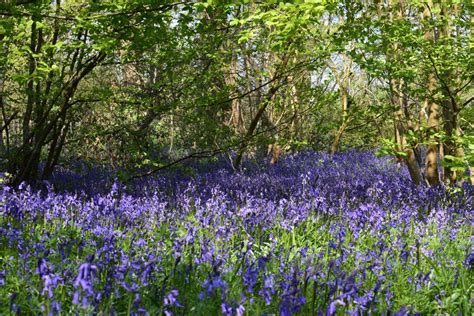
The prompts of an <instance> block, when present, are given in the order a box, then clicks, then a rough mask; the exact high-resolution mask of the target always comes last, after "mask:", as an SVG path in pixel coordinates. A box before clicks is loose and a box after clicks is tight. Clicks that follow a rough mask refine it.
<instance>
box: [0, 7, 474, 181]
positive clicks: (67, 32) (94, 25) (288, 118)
mask: <svg viewBox="0 0 474 316" xmlns="http://www.w3.org/2000/svg"><path fill="white" fill-rule="evenodd" d="M473 21H474V20H473V4H472V2H471V1H469V0H466V1H454V0H453V1H447V0H437V1H435V0H429V1H418V0H393V1H392V0H389V1H381V0H374V1H362V0H358V1H349V0H347V1H346V0H341V1H332V0H325V1H323V0H313V1H302V0H301V1H291V2H283V1H262V2H254V1H245V0H241V1H213V0H208V1H181V2H179V1H165V0H163V1H152V0H119V1H112V0H110V1H109V0H105V1H94V0H54V1H51V0H38V1H34V0H31V1H28V0H24V1H20V0H18V1H14V0H11V1H2V2H0V50H1V54H0V110H1V115H0V132H1V134H0V154H1V155H0V157H1V161H0V167H1V168H0V169H1V170H4V171H6V172H8V173H9V174H10V175H11V178H10V181H11V182H12V183H13V184H18V183H20V182H22V181H35V180H38V179H47V178H48V177H50V175H51V173H52V172H53V171H54V168H55V167H56V166H58V165H67V164H68V162H70V161H72V160H77V159H82V160H85V161H89V162H91V163H96V164H107V165H112V166H114V167H121V168H123V169H127V170H129V175H131V176H134V175H136V173H137V172H138V171H136V170H142V169H143V168H141V167H146V169H147V170H151V171H150V172H152V171H154V170H157V169H160V168H164V167H166V166H169V165H172V164H174V163H176V162H180V161H183V160H186V159H188V158H189V159H191V158H209V157H213V156H215V155H216V154H227V155H228V156H229V161H230V163H232V165H233V167H234V168H236V169H238V168H239V166H240V164H241V161H242V158H243V157H244V156H245V155H247V156H249V157H252V155H255V154H258V153H265V152H266V151H267V149H270V151H272V152H273V155H274V159H273V161H274V162H275V161H276V160H277V159H278V153H279V152H280V151H292V150H300V149H305V148H312V149H315V150H327V151H329V152H330V153H332V154H334V153H336V152H337V151H339V150H342V149H345V148H350V147H355V148H361V149H377V150H378V151H379V152H380V153H381V154H390V155H393V156H395V157H397V159H399V160H400V161H403V162H404V163H405V164H406V166H407V168H408V170H409V171H410V175H411V178H412V180H413V182H415V183H417V184H422V183H427V184H429V185H438V184H440V183H441V182H445V183H451V184H452V183H456V182H460V181H463V180H466V179H467V180H468V177H469V176H468V175H469V168H471V167H472V166H474V137H473V135H474V134H473V130H474V129H473V127H474V126H473V122H474V110H473V108H472V100H473V94H474V93H473V84H472V82H473V76H474V65H473V58H472V53H473V51H472V50H473V37H472V25H473ZM470 174H471V181H473V180H474V178H473V177H472V174H473V172H472V171H471V172H470Z"/></svg>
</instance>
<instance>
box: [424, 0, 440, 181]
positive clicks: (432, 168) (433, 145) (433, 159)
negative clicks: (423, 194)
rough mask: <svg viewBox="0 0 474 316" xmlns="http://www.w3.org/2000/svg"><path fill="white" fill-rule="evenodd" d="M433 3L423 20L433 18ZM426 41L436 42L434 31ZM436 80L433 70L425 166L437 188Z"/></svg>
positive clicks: (427, 99) (427, 8)
mask: <svg viewBox="0 0 474 316" xmlns="http://www.w3.org/2000/svg"><path fill="white" fill-rule="evenodd" d="M432 8H433V3H432V1H431V0H429V1H428V3H427V5H426V6H425V10H424V11H423V19H428V18H430V16H431V9H432ZM424 39H425V40H426V41H434V30H427V31H426V32H425V35H424ZM435 80H436V78H435V75H434V73H433V70H430V72H429V74H428V78H427V81H428V84H427V96H426V99H425V108H426V110H427V112H428V148H427V153H426V159H425V165H426V179H427V181H428V184H429V185H431V186H437V185H439V184H440V179H439V171H438V148H439V138H438V137H437V136H436V135H435V134H436V133H437V132H439V126H440V121H439V105H438V104H437V103H436V102H435V101H433V94H434V89H435V84H436V81H435Z"/></svg>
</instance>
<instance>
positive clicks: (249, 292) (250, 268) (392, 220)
mask: <svg viewBox="0 0 474 316" xmlns="http://www.w3.org/2000/svg"><path fill="white" fill-rule="evenodd" d="M214 167H216V168H215V169H214V170H206V169H205V168H202V167H201V168H200V169H199V170H198V172H196V174H195V175H194V176H190V175H187V176H185V175H176V176H169V175H168V176H166V177H164V176H162V177H154V178H147V179H140V180H136V181H135V182H134V183H130V184H128V186H127V187H124V186H123V185H120V184H118V183H115V184H114V185H113V186H112V188H111V189H110V190H109V192H107V193H97V194H88V193H85V192H86V190H85V189H86V188H88V189H89V192H91V191H94V190H96V191H97V192H99V191H101V190H103V188H101V187H100V186H103V185H105V183H106V182H107V181H104V182H100V181H99V179H100V177H94V176H93V175H87V176H82V177H81V176H77V177H76V180H77V181H78V182H77V183H78V184H79V183H81V184H82V186H78V187H77V188H76V189H77V191H76V192H72V191H71V192H69V193H68V192H63V193H54V192H53V190H52V189H51V187H50V188H49V191H34V190H32V189H30V188H28V187H25V186H24V187H20V188H19V189H17V190H14V189H12V188H9V187H3V189H2V191H1V193H0V194H1V195H0V206H1V208H0V212H1V218H0V236H1V243H0V247H1V252H0V256H1V258H0V260H1V261H0V264H1V266H0V285H1V287H0V309H1V310H0V313H1V314H9V313H18V314H41V313H43V314H53V315H56V314H70V313H79V314H96V313H102V314H107V315H108V314H127V315H129V314H133V315H142V314H147V313H148V314H151V315H159V314H162V313H164V314H166V315H171V314H193V315H214V314H219V313H223V314H227V315H231V314H237V315H244V314H247V315H255V314H278V313H279V314H281V315H289V314H295V313H301V314H319V313H322V314H328V315H335V314H346V313H347V314H353V315H359V314H366V313H373V314H388V313H398V314H401V315H405V314H410V313H423V314H434V313H448V314H464V315H469V314H470V313H471V312H472V309H471V303H472V302H471V297H472V290H473V285H472V284H473V278H472V269H473V265H474V254H473V249H472V236H471V234H470V227H471V226H470V225H471V223H472V214H471V213H472V210H473V209H474V201H473V196H474V188H473V187H472V186H469V185H465V186H464V187H462V188H456V189H452V188H443V187H439V188H428V187H424V186H419V187H415V186H414V185H413V184H412V183H411V182H410V180H409V178H408V176H407V175H406V173H405V172H404V171H403V170H400V167H398V166H397V165H395V164H393V163H391V162H389V161H386V160H384V159H378V158H375V157H373V156H372V155H371V154H368V153H357V152H350V153H346V154H341V155H336V156H334V157H332V158H331V157H328V156H326V155H325V154H318V153H310V152H308V153H300V154H296V155H293V156H287V157H285V158H284V159H283V160H282V161H280V162H279V163H278V164H277V165H274V166H270V165H266V164H262V165H261V166H259V165H250V164H249V165H248V166H247V169H244V170H243V171H242V172H239V173H236V172H233V171H232V170H229V169H226V168H225V167H223V166H220V165H219V164H217V165H214ZM73 178H74V177H73V176H72V174H71V173H70V172H69V173H67V174H66V173H65V171H62V173H61V172H59V173H57V174H56V175H55V179H59V180H60V179H63V180H64V181H66V180H67V179H70V180H71V179H73ZM88 179H89V180H88ZM64 181H63V185H64ZM73 183H74V181H70V183H69V188H70V189H71V185H72V184H73Z"/></svg>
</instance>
